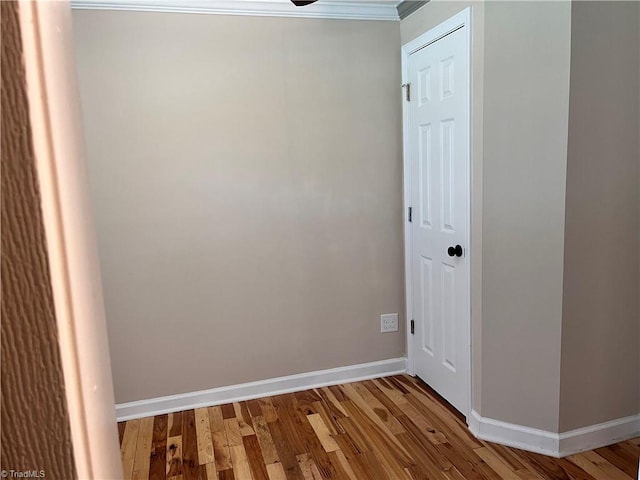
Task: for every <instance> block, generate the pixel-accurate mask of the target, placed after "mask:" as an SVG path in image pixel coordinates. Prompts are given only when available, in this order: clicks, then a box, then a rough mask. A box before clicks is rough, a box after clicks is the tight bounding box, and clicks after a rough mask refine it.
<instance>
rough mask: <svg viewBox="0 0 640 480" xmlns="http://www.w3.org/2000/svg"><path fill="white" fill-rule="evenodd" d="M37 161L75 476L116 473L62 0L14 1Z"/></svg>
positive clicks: (67, 12)
mask: <svg viewBox="0 0 640 480" xmlns="http://www.w3.org/2000/svg"><path fill="white" fill-rule="evenodd" d="M19 5H20V8H19V11H20V26H21V31H22V42H23V48H24V61H25V71H26V79H27V93H28V98H29V115H30V122H31V127H32V132H33V147H34V154H35V158H36V170H37V174H38V181H39V184H40V190H41V201H42V205H41V206H42V212H43V220H44V227H45V233H46V243H47V250H48V253H49V269H50V274H51V286H52V290H53V300H54V305H55V314H56V321H57V327H58V336H59V343H60V352H61V359H62V370H63V375H64V383H65V393H66V397H67V405H68V409H69V420H70V426H71V437H72V443H73V451H74V457H75V463H76V469H77V474H78V478H101V479H111V478H114V479H115V478H122V466H121V463H120V449H119V446H118V432H117V426H116V418H115V406H114V395H113V380H112V376H111V364H110V360H109V348H108V342H107V329H106V322H105V315H104V305H103V300H102V287H101V283H100V272H99V263H98V255H97V244H96V239H95V230H94V227H93V219H92V215H91V209H90V207H89V205H90V202H89V195H88V180H87V176H86V172H85V157H84V145H83V133H82V121H81V114H80V102H79V95H78V88H77V83H76V69H75V57H74V54H73V43H72V31H71V9H70V7H69V4H68V3H67V2H32V1H28V0H23V1H21V2H20V4H19Z"/></svg>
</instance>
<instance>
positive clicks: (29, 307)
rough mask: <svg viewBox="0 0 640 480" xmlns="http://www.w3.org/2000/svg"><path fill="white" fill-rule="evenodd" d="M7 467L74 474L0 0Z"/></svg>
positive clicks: (17, 81)
mask: <svg viewBox="0 0 640 480" xmlns="http://www.w3.org/2000/svg"><path fill="white" fill-rule="evenodd" d="M0 18H1V26H0V32H1V36H2V38H1V53H0V57H1V64H2V65H1V67H0V70H1V72H2V84H1V87H0V90H1V93H0V97H1V103H2V105H1V111H2V114H1V116H2V125H1V130H2V144H1V147H0V150H1V152H2V162H1V176H2V186H1V191H2V193H1V203H2V225H1V230H2V247H1V248H2V308H1V309H2V331H1V337H2V349H1V358H0V364H1V377H2V387H1V388H2V398H1V400H0V403H1V412H2V413H1V418H2V439H1V444H2V446H1V452H0V456H1V465H0V466H1V468H2V469H3V470H18V471H24V470H36V471H38V470H43V471H44V474H45V475H46V478H52V479H65V480H72V479H74V478H76V472H75V464H74V458H73V449H72V446H71V434H70V429H69V418H68V414H67V406H66V397H65V391H64V383H63V376H62V368H61V361H60V352H59V347H58V334H57V328H56V321H55V314H54V308H53V297H52V292H51V286H50V277H49V266H48V259H47V250H46V242H45V233H44V227H43V223H42V213H41V209H40V194H39V188H38V181H37V176H36V170H35V159H34V153H33V148H32V145H31V128H30V123H29V108H28V100H27V94H26V89H25V72H24V66H23V62H22V44H21V39H20V27H19V20H18V5H17V3H16V2H8V1H0Z"/></svg>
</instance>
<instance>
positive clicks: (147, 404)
mask: <svg viewBox="0 0 640 480" xmlns="http://www.w3.org/2000/svg"><path fill="white" fill-rule="evenodd" d="M406 371H407V359H406V358H404V357H402V358H392V359H389V360H381V361H378V362H371V363H361V364H359V365H349V366H346V367H338V368H332V369H329V370H318V371H315V372H308V373H300V374H297V375H287V376H286V377H278V378H270V379H267V380H260V381H257V382H249V383H241V384H238V385H230V386H228V387H219V388H212V389H210V390H200V391H197V392H188V393H181V394H178V395H170V396H166V397H157V398H150V399H147V400H138V401H135V402H127V403H120V404H117V405H116V416H117V417H118V421H119V422H122V421H125V420H132V419H134V418H141V417H150V416H154V415H161V414H164V413H171V412H178V411H181V410H190V409H192V408H199V407H205V406H212V405H220V404H223V403H231V402H239V401H243V400H251V399H253V398H259V397H268V396H271V395H279V394H283V393H291V392H299V391H301V390H308V389H310V388H317V387H324V386H327V385H336V384H338V383H348V382H357V381H360V380H367V379H370V378H379V377H385V376H389V375H398V374H401V373H405V372H406Z"/></svg>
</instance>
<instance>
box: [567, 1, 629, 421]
mask: <svg viewBox="0 0 640 480" xmlns="http://www.w3.org/2000/svg"><path fill="white" fill-rule="evenodd" d="M639 5H640V4H638V2H574V3H573V6H572V11H571V21H572V37H571V96H570V104H569V156H568V166H567V202H566V223H565V257H564V297H563V301H564V303H563V322H562V375H561V379H562V383H561V392H560V400H561V401H560V431H566V430H571V429H575V428H580V427H584V426H587V425H592V424H596V423H601V422H606V421H608V420H613V419H616V418H621V417H625V416H628V415H634V414H636V413H638V404H639V403H640V395H639V392H638V388H639V386H640V385H639V380H640V370H639V362H640V359H639V358H638V352H639V350H640V349H639V348H638V336H639V334H640V320H639V318H640V316H639V311H638V291H639V289H640V284H639V282H638V274H639V272H638V265H639V261H640V259H639V255H638V243H639V222H638V220H639V217H640V208H639V202H640V198H639V196H638V184H639V183H638V177H639V175H640V171H639V167H640V165H639V161H640V151H639V146H638V141H639V140H638V139H639V138H640V124H639V109H640V97H639V91H640V84H639V83H638V76H639V71H640V65H639V64H638V61H639V60H638V59H639V51H638V50H639V45H640V37H639V34H638V23H639V13H638V10H639V8H638V7H639ZM586 399H588V401H586Z"/></svg>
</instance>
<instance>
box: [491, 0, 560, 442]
mask: <svg viewBox="0 0 640 480" xmlns="http://www.w3.org/2000/svg"><path fill="white" fill-rule="evenodd" d="M570 15H571V7H570V3H569V2H488V3H487V4H486V6H485V65H484V71H485V78H484V85H485V89H484V165H483V169H484V186H483V192H484V199H483V206H484V210H483V239H482V241H483V251H482V254H483V270H482V289H483V300H482V306H483V311H482V352H483V355H482V415H483V416H485V417H489V418H494V419H499V420H502V421H506V422H511V423H515V424H520V425H525V426H528V427H533V428H539V429H542V430H549V431H556V430H557V427H558V401H559V394H560V332H561V330H560V329H561V322H562V274H563V272H562V270H563V252H564V200H565V198H564V196H565V181H566V178H565V175H566V159H567V118H568V106H569V55H570V40H571V39H570V35H571V29H570V22H571V18H570Z"/></svg>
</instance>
